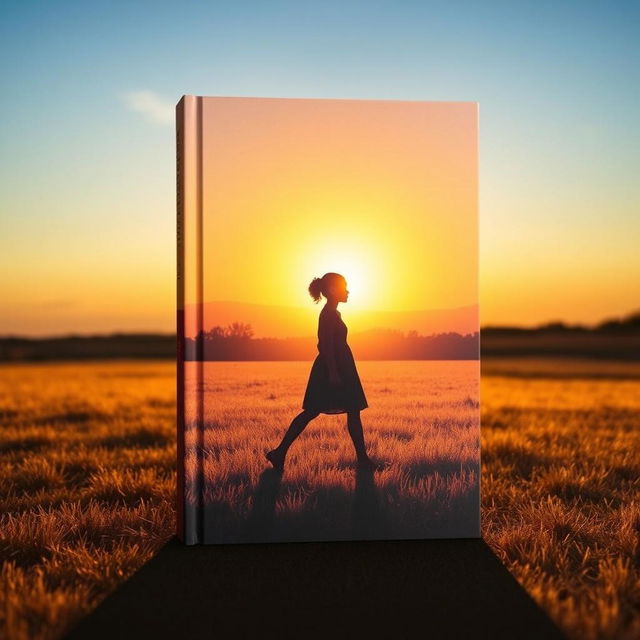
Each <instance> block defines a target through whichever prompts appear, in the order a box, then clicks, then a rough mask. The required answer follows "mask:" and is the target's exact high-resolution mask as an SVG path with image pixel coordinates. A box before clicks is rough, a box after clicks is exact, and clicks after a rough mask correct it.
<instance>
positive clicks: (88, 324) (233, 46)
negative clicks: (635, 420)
mask: <svg viewBox="0 0 640 640" xmlns="http://www.w3.org/2000/svg"><path fill="white" fill-rule="evenodd" d="M638 42H640V4H639V3H637V2H629V3H626V2H622V3H620V2H580V3H578V2H566V3H557V2H535V3H534V2H519V3H510V2H495V3H492V2H485V3H476V2H462V3H460V2H458V3H451V2H446V3H445V2H437V3H435V2H433V3H432V2H402V1H394V2H375V1H370V2H348V1H347V2H344V1H342V2H333V1H329V2H323V3H311V2H309V3H301V2H268V3H267V2H255V3H252V2H245V3H209V4H206V5H205V4H203V3H189V2H186V3H180V5H179V6H178V5H177V4H176V3H161V2H154V3H145V2H138V3H118V2H114V3H109V4H107V3H104V4H103V5H97V4H94V3H80V2H78V3H73V2H59V3H55V4H54V3H47V4H45V3H34V2H24V3H14V4H13V6H10V7H6V8H4V10H3V20H2V22H1V23H0V53H1V54H2V55H1V56H0V66H1V68H2V81H3V83H2V84H3V87H2V88H3V96H4V100H3V101H2V102H1V103H0V115H1V117H2V122H3V125H4V126H3V127H2V128H1V129H0V242H1V246H0V249H1V251H0V269H1V270H2V283H3V289H2V293H3V295H2V297H1V298H0V335H6V334H16V335H59V334H66V333H77V334H87V333H108V332H112V331H167V332H171V331H174V330H175V295H176V290H175V130H174V108H175V104H176V103H177V102H178V100H179V99H180V97H181V96H182V95H183V94H195V95H210V96H235V97H301V98H359V99H391V100H433V101H477V102H478V103H479V182H480V187H479V227H480V254H479V267H480V268H479V285H480V286H479V288H480V319H481V325H482V326H486V325H495V324H519V325H522V326H533V325H536V324H539V323H542V322H548V321H556V320H563V321H565V322H570V323H574V322H580V323H586V324H590V323H595V322H598V321H599V320H601V319H602V318H605V317H619V316H622V315H625V314H627V313H630V312H632V311H634V310H636V309H638V307H640V252H639V251H638V249H637V248H638V247H639V246H640V207H639V205H640V181H638V180H637V179H636V176H637V174H638V168H639V166H640V162H639V160H640V126H638V120H637V118H638V116H637V114H638V113H640V77H639V76H640V73H639V70H640V64H639V63H640V45H638Z"/></svg>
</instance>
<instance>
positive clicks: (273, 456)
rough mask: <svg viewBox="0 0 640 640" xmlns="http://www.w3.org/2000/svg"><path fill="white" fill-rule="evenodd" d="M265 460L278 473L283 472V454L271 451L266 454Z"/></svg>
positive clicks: (274, 450) (275, 450)
mask: <svg viewBox="0 0 640 640" xmlns="http://www.w3.org/2000/svg"><path fill="white" fill-rule="evenodd" d="M265 455H266V458H267V460H268V461H269V462H270V463H271V464H272V465H273V468H274V469H276V470H278V471H284V454H283V453H280V451H278V449H273V450H272V451H269V452H267V453H266V454H265Z"/></svg>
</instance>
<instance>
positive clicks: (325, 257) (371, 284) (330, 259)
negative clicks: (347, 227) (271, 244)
mask: <svg viewBox="0 0 640 640" xmlns="http://www.w3.org/2000/svg"><path fill="white" fill-rule="evenodd" d="M320 245H321V246H320V248H318V249H317V250H316V251H314V252H313V253H312V254H311V255H310V256H306V257H305V260H304V263H306V268H305V269H303V270H301V274H300V275H301V277H304V278H305V279H309V280H310V278H309V277H308V275H309V274H311V277H321V276H323V275H324V274H325V273H327V272H329V271H332V272H335V273H340V274H342V275H343V276H344V277H345V278H346V280H347V290H348V291H349V298H348V301H347V304H348V305H349V307H357V308H359V309H362V308H365V307H371V306H372V297H373V296H374V295H375V293H376V284H375V283H376V279H377V277H378V268H377V264H376V259H375V255H376V254H375V251H374V250H373V249H372V248H371V247H368V248H365V247H363V246H360V247H354V246H353V244H352V243H351V242H349V241H348V240H345V241H344V242H336V241H335V240H333V241H330V242H326V243H320ZM307 284H308V283H307Z"/></svg>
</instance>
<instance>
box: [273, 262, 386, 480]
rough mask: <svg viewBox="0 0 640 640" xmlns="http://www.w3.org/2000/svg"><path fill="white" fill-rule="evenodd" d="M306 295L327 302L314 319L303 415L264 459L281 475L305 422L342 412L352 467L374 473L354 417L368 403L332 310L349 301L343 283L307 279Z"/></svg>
mask: <svg viewBox="0 0 640 640" xmlns="http://www.w3.org/2000/svg"><path fill="white" fill-rule="evenodd" d="M309 293H310V294H311V297H312V298H313V299H314V300H315V302H316V303H317V302H319V301H320V296H321V294H322V295H324V297H325V298H326V299H327V302H326V304H325V305H324V307H323V308H322V310H321V311H320V316H319V320H318V355H317V356H316V359H315V361H314V363H313V366H312V367H311V373H310V374H309V381H308V383H307V390H306V392H305V395H304V400H303V402H302V408H303V411H302V412H301V413H299V414H298V415H297V416H296V417H295V418H294V419H293V420H292V421H291V424H290V426H289V429H288V430H287V432H286V433H285V434H284V437H283V438H282V442H281V443H280V444H279V445H278V447H276V448H275V449H273V450H272V451H269V452H268V453H267V454H266V457H267V460H269V462H270V463H271V464H272V465H273V466H274V467H275V468H276V469H278V470H280V471H282V469H284V460H285V457H286V455H287V451H288V450H289V447H290V446H291V444H292V443H293V441H294V440H295V439H296V438H297V437H298V436H299V435H300V434H301V433H302V431H303V430H304V428H305V427H306V426H307V425H308V424H309V422H311V420H313V419H314V418H316V417H317V416H318V415H319V414H320V413H329V414H335V413H346V414H347V429H348V431H349V435H350V436H351V440H353V446H354V447H355V450H356V457H357V461H358V465H360V466H361V467H365V468H368V469H371V470H375V469H377V465H376V463H374V462H373V460H371V459H370V458H369V456H368V455H367V451H366V448H365V444H364V434H363V432H362V421H361V419H360V411H361V410H362V409H366V408H367V407H368V406H369V405H368V404H367V398H366V396H365V395H364V390H363V389H362V384H361V383H360V377H359V376H358V371H357V369H356V364H355V361H354V359H353V354H352V353H351V349H350V347H349V345H348V344H347V325H346V324H345V323H344V322H343V320H342V317H341V316H340V312H339V311H338V309H337V307H338V303H339V302H346V301H347V298H348V297H349V291H348V289H347V281H346V280H345V278H344V276H342V275H340V274H339V273H332V272H329V273H325V274H324V276H322V278H314V279H313V280H312V281H311V284H310V285H309Z"/></svg>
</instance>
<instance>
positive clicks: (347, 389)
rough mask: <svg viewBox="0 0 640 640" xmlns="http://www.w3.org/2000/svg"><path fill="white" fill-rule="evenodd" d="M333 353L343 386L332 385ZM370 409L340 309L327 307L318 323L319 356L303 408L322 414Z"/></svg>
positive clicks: (321, 313)
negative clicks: (330, 357) (330, 359)
mask: <svg viewBox="0 0 640 640" xmlns="http://www.w3.org/2000/svg"><path fill="white" fill-rule="evenodd" d="M331 349H333V352H334V355H335V361H336V368H337V370H338V375H339V377H340V384H339V385H331V384H330V383H329V366H328V364H327V360H326V355H327V354H328V353H329V352H330V350H331ZM368 406H369V405H368V404H367V398H366V396H365V395H364V390H363V388H362V384H361V382H360V376H358V371H357V369H356V363H355V360H354V359H353V354H352V353H351V349H350V347H349V345H348V344H347V325H346V324H345V323H344V322H343V320H342V317H341V316H340V312H339V311H338V310H337V309H331V308H329V307H327V306H325V307H323V309H322V311H320V317H319V319H318V355H317V356H316V359H315V360H314V362H313V365H312V367H311V373H310V374H309V381H308V382H307V389H306V391H305V394H304V400H303V401H302V408H303V409H309V410H312V411H318V412H320V413H346V412H348V411H359V410H361V409H366V408H367V407H368Z"/></svg>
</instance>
